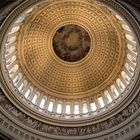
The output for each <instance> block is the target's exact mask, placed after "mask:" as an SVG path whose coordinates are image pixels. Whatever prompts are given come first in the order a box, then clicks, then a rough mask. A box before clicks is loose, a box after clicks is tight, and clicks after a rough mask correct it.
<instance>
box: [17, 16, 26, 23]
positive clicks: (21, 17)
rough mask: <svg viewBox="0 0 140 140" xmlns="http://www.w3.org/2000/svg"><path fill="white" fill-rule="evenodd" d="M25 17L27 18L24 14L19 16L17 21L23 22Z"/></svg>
mask: <svg viewBox="0 0 140 140" xmlns="http://www.w3.org/2000/svg"><path fill="white" fill-rule="evenodd" d="M24 19H25V16H23V15H22V16H20V17H18V19H17V20H16V22H15V23H20V22H23V20H24Z"/></svg>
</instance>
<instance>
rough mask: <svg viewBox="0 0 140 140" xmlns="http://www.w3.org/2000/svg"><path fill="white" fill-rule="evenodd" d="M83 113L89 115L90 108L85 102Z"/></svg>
mask: <svg viewBox="0 0 140 140" xmlns="http://www.w3.org/2000/svg"><path fill="white" fill-rule="evenodd" d="M82 110H83V113H87V112H88V106H87V103H86V102H83V108H82Z"/></svg>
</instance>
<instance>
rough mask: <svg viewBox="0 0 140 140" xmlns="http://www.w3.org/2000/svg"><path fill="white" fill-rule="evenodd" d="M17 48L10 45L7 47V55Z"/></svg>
mask: <svg viewBox="0 0 140 140" xmlns="http://www.w3.org/2000/svg"><path fill="white" fill-rule="evenodd" d="M15 50H16V47H15V46H10V47H9V48H7V49H6V53H5V56H7V55H9V54H11V53H12V52H14V51H15Z"/></svg>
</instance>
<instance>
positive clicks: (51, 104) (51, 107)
mask: <svg viewBox="0 0 140 140" xmlns="http://www.w3.org/2000/svg"><path fill="white" fill-rule="evenodd" d="M53 105H54V102H53V101H50V104H49V107H48V111H50V112H52V111H53Z"/></svg>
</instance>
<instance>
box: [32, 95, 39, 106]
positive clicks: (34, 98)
mask: <svg viewBox="0 0 140 140" xmlns="http://www.w3.org/2000/svg"><path fill="white" fill-rule="evenodd" d="M37 97H38V96H37V94H35V95H34V97H33V99H32V103H33V104H35V103H36V101H37Z"/></svg>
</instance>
